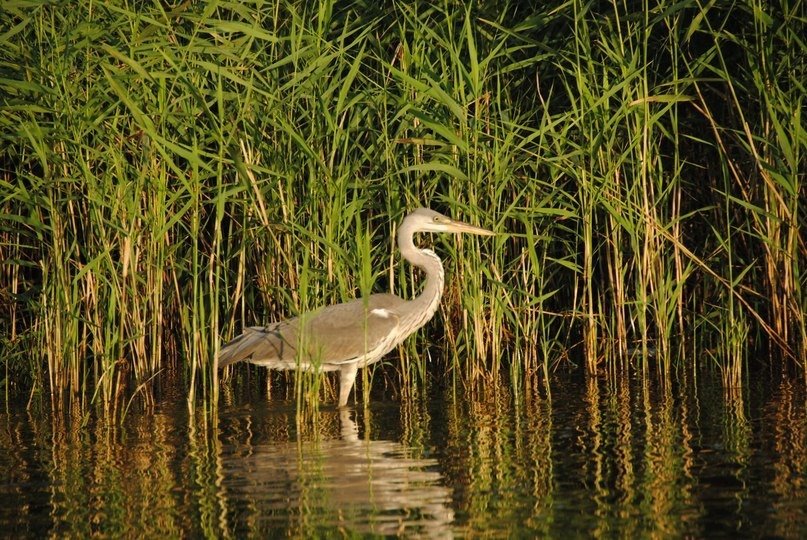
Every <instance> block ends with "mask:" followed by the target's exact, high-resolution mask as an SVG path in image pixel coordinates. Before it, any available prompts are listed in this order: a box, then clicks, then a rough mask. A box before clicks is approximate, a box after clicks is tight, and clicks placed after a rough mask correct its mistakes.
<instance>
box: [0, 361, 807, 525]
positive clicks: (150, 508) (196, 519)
mask: <svg viewBox="0 0 807 540" xmlns="http://www.w3.org/2000/svg"><path fill="white" fill-rule="evenodd" d="M694 375H695V374H693V373H681V374H680V376H679V377H678V378H676V379H675V380H673V381H667V382H666V383H662V382H658V381H657V380H650V379H649V378H647V377H638V376H635V377H629V376H625V377H609V376H603V377H585V376H582V375H580V374H577V373H557V374H555V375H554V376H553V379H552V380H551V381H550V383H551V384H550V386H551V389H552V397H551V398H550V396H549V395H548V394H547V393H546V392H545V390H544V388H545V387H544V384H543V381H542V380H532V381H529V384H528V385H524V386H519V387H515V388H514V387H512V386H510V385H508V384H506V383H499V384H484V385H480V386H479V387H472V388H470V389H466V390H463V391H462V392H458V391H456V390H455V389H451V388H449V389H445V390H440V389H434V390H433V391H432V392H431V393H430V399H429V400H423V401H403V402H389V401H388V402H384V401H380V400H375V401H373V402H372V403H371V406H370V408H369V409H363V408H359V409H358V410H355V411H353V410H351V411H347V410H346V411H339V410H337V409H335V408H328V407H323V409H322V410H320V411H319V413H318V414H316V415H314V416H313V417H312V418H310V419H308V420H307V421H305V422H297V417H296V415H295V410H294V406H293V403H292V402H288V401H282V400H276V401H266V400H262V399H261V398H260V395H258V396H255V395H249V392H247V393H246V394H244V393H238V392H236V393H235V395H236V396H237V397H238V399H231V400H229V401H228V402H226V403H222V405H221V407H220V409H219V411H218V413H216V414H209V413H208V414H201V413H197V414H196V415H195V416H194V415H189V413H188V409H187V407H186V405H185V403H184V402H183V400H182V399H181V397H177V396H176V395H173V396H172V395H167V396H162V397H160V396H155V398H156V399H155V400H154V403H155V404H156V405H155V408H154V409H150V410H141V411H134V410H132V411H130V413H129V415H128V416H127V417H126V420H125V422H124V424H123V425H122V426H116V425H114V424H110V423H107V422H104V421H102V420H99V419H97V418H95V417H94V416H92V415H91V416H90V417H88V418H86V417H83V416H82V415H81V414H79V412H78V411H69V412H64V413H62V414H58V415H53V414H51V413H50V410H49V408H48V407H47V405H46V404H45V405H43V404H42V402H37V401H36V400H35V402H34V407H33V408H32V409H31V410H29V411H26V410H25V408H24V405H23V406H20V407H19V408H13V409H11V410H10V412H7V413H0V500H2V501H3V504H2V505H0V531H2V533H3V534H5V535H8V534H15V535H16V536H20V535H22V536H33V537H45V536H52V537H74V538H79V537H81V538H83V537H90V536H96V537H121V536H124V537H126V536H143V537H164V536H169V537H182V536H207V537H238V538H241V537H270V536H271V537H277V536H287V537H306V538H307V537H311V536H318V537H334V536H339V537H341V536H350V535H385V536H386V535H403V536H406V537H433V538H443V537H450V536H460V537H463V536H464V537H480V536H490V537H525V536H537V537H548V538H567V537H570V536H572V537H575V536H578V537H579V536H585V537H588V536H593V537H603V536H605V537H611V536H615V535H616V536H626V537H639V538H644V537H714V536H735V535H740V536H746V537H748V536H750V537H759V536H767V535H772V536H775V537H780V538H804V537H805V536H807V511H805V508H807V407H805V403H807V400H805V391H804V388H803V387H802V386H800V385H799V384H796V383H792V382H790V381H788V379H787V378H776V377H769V378H768V379H764V380H762V379H760V380H755V381H752V384H750V385H748V386H746V387H743V388H739V389H737V391H736V392H732V393H728V394H727V393H724V392H723V390H722V386H721V382H720V379H719V375H716V376H714V377H711V378H710V377H709V374H708V373H706V374H704V373H699V374H697V377H695V376H694ZM37 403H40V405H39V406H41V407H42V408H41V409H40V410H37V408H36V407H37ZM85 420H86V421H85Z"/></svg>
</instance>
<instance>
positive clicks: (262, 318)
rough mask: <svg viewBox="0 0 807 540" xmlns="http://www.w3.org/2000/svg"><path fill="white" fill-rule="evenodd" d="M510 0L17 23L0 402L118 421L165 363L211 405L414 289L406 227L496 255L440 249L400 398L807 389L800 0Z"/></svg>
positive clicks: (59, 14)
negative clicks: (322, 313)
mask: <svg viewBox="0 0 807 540" xmlns="http://www.w3.org/2000/svg"><path fill="white" fill-rule="evenodd" d="M495 4H497V3H493V4H489V3H484V4H482V5H476V4H474V3H462V2H414V3H411V2H410V3H395V2H391V3H376V2H346V3H343V2H328V1H321V2H296V1H291V0H277V1H266V2H263V1H255V2H246V3H242V2H227V1H220V2H182V3H180V2H176V3H160V2H156V3H142V2H118V3H101V2H75V3H71V4H70V5H67V4H61V3H53V2H45V1H41V2H40V1H24V2H23V1H13V0H12V1H7V2H4V3H3V9H2V11H0V96H1V101H0V140H2V145H0V194H1V196H0V305H1V306H2V309H0V351H1V354H0V357H1V358H2V360H1V362H2V381H3V389H4V393H5V396H6V403H8V399H9V397H8V396H10V395H25V396H29V395H30V396H31V399H45V400H50V402H51V403H52V406H53V408H55V409H59V408H61V407H68V408H70V409H71V410H72V407H78V410H81V411H88V410H96V411H100V412H101V413H102V414H104V415H106V416H108V417H112V418H120V417H122V416H123V415H124V412H125V411H126V410H127V409H128V407H129V406H130V405H132V404H145V405H146V406H149V404H150V403H151V402H152V400H153V396H152V390H151V389H152V387H153V384H154V382H155V380H157V379H158V378H159V377H161V376H164V374H165V373H166V372H168V371H173V372H177V373H180V374H181V375H182V376H181V377H180V378H179V380H180V381H181V386H182V389H183V392H182V395H183V396H184V397H185V399H187V402H188V404H189V405H190V406H191V407H196V406H198V405H199V404H200V403H203V404H205V408H207V406H208V405H213V404H215V403H216V402H217V400H218V392H219V388H220V386H219V381H218V380H217V378H218V375H217V373H215V371H214V370H213V369H212V366H213V362H212V359H213V358H214V356H215V355H216V354H217V351H218V349H219V347H220V344H221V343H222V341H223V340H227V339H229V338H231V337H232V336H234V335H237V334H238V333H240V331H241V329H242V328H243V327H244V326H248V325H254V324H261V323H267V322H270V321H272V320H277V319H278V318H281V317H284V316H292V315H296V314H298V313H301V312H304V311H306V310H310V309H312V308H315V307H317V306H321V305H324V304H328V303H333V302H340V301H344V300H347V299H351V298H354V297H356V296H358V295H365V294H368V293H369V292H384V291H393V292H396V293H397V294H400V295H401V296H403V297H411V296H412V295H414V294H415V293H416V291H417V287H418V283H419V281H418V279H419V277H418V276H417V274H416V273H415V272H413V271H412V270H411V269H410V268H408V267H407V266H406V265H404V264H401V262H400V260H399V259H398V258H397V257H396V256H395V255H394V251H393V247H394V246H393V245H392V243H391V241H390V240H389V239H390V238H392V237H393V232H394V228H395V224H396V223H398V222H399V221H400V219H401V218H402V216H403V215H405V213H406V212H407V210H409V209H412V208H414V207H417V206H421V205H424V206H431V207H432V208H434V209H436V210H439V211H442V212H443V213H446V214H447V215H452V216H456V217H458V218H461V219H463V220H467V221H469V222H473V223H478V224H480V225H482V226H484V227H486V228H489V229H494V230H496V231H497V232H500V233H502V234H500V235H498V236H497V237H495V239H493V240H491V241H486V242H485V243H479V242H478V241H477V240H476V239H470V238H466V239H461V240H460V241H458V242H457V243H456V244H455V243H453V242H442V241H440V242H439V244H438V245H437V246H436V250H437V251H438V252H440V253H441V254H442V255H443V256H444V257H443V258H444V260H446V261H447V266H448V274H449V275H450V276H451V279H450V280H449V281H448V289H447V291H446V295H445V297H444V300H443V304H442V308H441V311H440V312H439V315H438V316H437V317H436V318H435V320H434V321H433V322H432V323H431V324H430V325H429V326H428V327H427V331H426V332H423V333H421V334H419V335H418V336H416V337H414V338H412V339H410V340H409V341H408V342H407V343H406V344H405V345H404V346H402V347H401V348H400V350H399V351H398V354H397V356H396V355H393V356H392V357H391V358H390V361H389V362H386V363H384V364H382V365H380V366H379V368H378V369H376V370H375V371H373V372H372V373H369V374H367V378H370V377H372V378H375V379H376V380H379V379H383V381H384V382H379V383H378V385H381V386H383V387H384V389H385V391H386V392H389V395H391V396H403V397H412V396H419V395H422V394H423V392H424V388H425V385H426V384H427V383H428V382H429V381H430V380H433V379H435V380H444V381H449V382H450V384H451V385H453V386H454V387H455V388H457V389H460V390H463V389H465V390H467V391H469V392H470V393H471V394H473V391H474V389H475V388H478V387H479V385H480V384H484V385H487V384H489V383H495V384H499V383H500V382H501V381H505V382H506V384H507V385H510V387H511V388H512V390H513V391H514V392H516V393H518V392H520V391H521V390H523V387H524V385H525V384H528V383H527V381H530V380H533V379H534V377H535V376H538V377H539V378H540V377H543V379H542V380H543V381H544V383H542V384H547V385H548V382H547V381H548V380H549V379H548V374H549V373H550V372H551V371H552V370H554V369H557V368H558V367H559V366H561V367H563V366H566V367H571V366H577V367H579V369H581V370H584V371H585V372H588V373H590V374H595V373H607V374H609V376H613V377H615V378H619V377H624V376H627V374H628V373H637V374H639V376H640V377H650V376H655V375H657V376H658V377H660V378H662V379H668V378H670V377H672V374H673V373H675V372H676V371H678V370H680V369H686V370H692V369H694V368H697V369H708V370H712V371H715V372H719V373H720V376H721V380H722V381H723V385H724V387H725V389H726V390H727V391H734V390H736V389H739V388H742V387H743V385H744V384H745V383H746V382H747V377H748V374H749V372H750V370H752V369H754V368H756V367H763V368H767V369H769V370H771V371H776V372H778V371H783V372H786V373H787V376H788V377H791V378H793V380H796V381H801V382H802V383H803V382H804V381H806V380H807V369H806V368H805V363H804V359H805V357H806V356H807V323H805V311H807V298H806V297H805V291H804V289H805V279H807V278H805V273H804V268H805V263H807V256H806V253H807V250H806V249H805V243H804V242H805V239H804V227H803V225H801V224H802V223H803V222H804V218H805V212H806V210H805V201H804V187H803V182H804V172H805V157H804V153H803V152H804V145H805V130H804V119H803V117H802V114H803V110H804V96H805V91H804V86H803V85H804V81H805V79H806V78H807V77H805V69H804V67H805V58H807V54H805V53H806V52H807V51H805V48H807V47H805V44H804V41H803V35H804V33H805V32H804V29H805V28H804V27H805V6H804V3H803V2H801V1H798V0H797V1H794V2H791V1H782V2H761V1H758V0H744V1H742V2H734V3H730V4H722V3H708V4H706V5H704V4H703V3H700V2H695V1H682V2H677V3H675V4H672V5H670V4H668V3H666V2H650V1H646V2H643V3H640V4H635V3H628V4H625V3H620V2H589V3H584V2H580V1H577V0H570V1H568V2H549V3H546V2H535V3H532V4H531V3H529V2H527V3H524V2H502V3H499V4H498V5H495ZM639 7H641V9H638V8H639ZM422 241H423V242H428V241H430V240H429V239H423V240H422ZM434 241H437V239H434ZM653 374H655V375H653ZM241 376H242V377H243V376H244V374H243V373H242V374H241ZM271 382H272V381H271V380H270V383H271ZM275 382H276V381H275ZM303 382H305V384H299V385H298V386H296V387H295V388H297V391H298V392H299V393H298V395H302V396H304V397H305V396H307V397H305V399H303V400H302V402H312V401H317V400H319V399H332V398H333V388H332V386H333V385H332V381H330V380H328V379H325V380H322V379H320V378H313V379H308V378H307V379H304V380H303ZM367 382H368V380H365V381H364V384H363V385H361V388H363V389H367V388H368V387H369V386H368V384H367ZM323 383H324V384H323ZM550 390H551V389H550ZM359 399H360V400H361V399H362V398H361V397H360V398H359Z"/></svg>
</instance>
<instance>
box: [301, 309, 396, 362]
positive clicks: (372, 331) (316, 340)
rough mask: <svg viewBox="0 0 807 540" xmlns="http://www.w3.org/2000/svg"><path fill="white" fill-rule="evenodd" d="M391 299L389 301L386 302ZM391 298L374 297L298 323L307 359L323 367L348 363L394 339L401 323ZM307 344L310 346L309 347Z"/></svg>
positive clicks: (319, 313) (313, 315)
mask: <svg viewBox="0 0 807 540" xmlns="http://www.w3.org/2000/svg"><path fill="white" fill-rule="evenodd" d="M388 297H391V298H388ZM395 300H398V301H400V302H402V301H401V300H400V299H399V298H397V297H394V296H392V295H373V296H371V297H370V298H369V299H367V300H364V299H359V300H354V301H352V302H347V303H345V304H338V305H335V306H329V307H327V308H324V309H322V310H320V311H317V312H315V313H313V314H311V315H310V316H309V318H307V320H306V316H305V315H304V316H302V317H301V320H302V323H303V328H305V333H304V335H303V340H305V343H306V350H307V351H308V354H309V355H310V356H312V357H313V356H317V355H319V358H320V360H321V361H322V362H324V363H329V364H340V363H344V362H350V361H352V360H354V359H356V358H359V357H361V356H363V355H365V354H367V353H368V352H371V351H374V350H375V349H376V348H377V347H379V346H383V344H384V343H385V342H388V341H389V340H390V339H394V337H395V331H396V329H397V328H398V323H399V322H400V316H399V312H398V311H397V309H396V307H397V306H395V305H394V304H395ZM309 344H310V345H309Z"/></svg>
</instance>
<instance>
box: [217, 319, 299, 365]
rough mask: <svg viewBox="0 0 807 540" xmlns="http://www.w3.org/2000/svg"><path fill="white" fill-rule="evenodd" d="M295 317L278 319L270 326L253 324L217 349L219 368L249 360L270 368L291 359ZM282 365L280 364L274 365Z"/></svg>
mask: <svg viewBox="0 0 807 540" xmlns="http://www.w3.org/2000/svg"><path fill="white" fill-rule="evenodd" d="M298 324H299V323H298V321H297V319H296V318H295V319H290V320H288V321H281V322H277V323H274V324H270V325H269V326H252V327H250V328H247V329H245V330H244V333H243V334H241V335H240V336H238V337H237V338H235V339H233V340H232V341H230V342H229V343H227V344H226V345H225V346H224V347H222V349H221V351H220V352H219V367H220V368H222V367H226V366H229V365H230V364H234V363H236V362H240V361H242V360H249V361H250V362H252V363H255V364H261V365H266V366H269V367H272V366H273V365H277V364H280V363H284V362H290V363H291V362H294V359H295V357H296V355H297V342H298V334H297V326H298ZM277 367H281V366H279V365H278V366H277Z"/></svg>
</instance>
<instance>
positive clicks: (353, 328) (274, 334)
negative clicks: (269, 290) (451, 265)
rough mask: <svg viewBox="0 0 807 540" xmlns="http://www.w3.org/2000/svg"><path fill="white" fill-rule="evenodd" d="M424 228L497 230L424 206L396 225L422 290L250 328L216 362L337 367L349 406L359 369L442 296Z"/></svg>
mask: <svg viewBox="0 0 807 540" xmlns="http://www.w3.org/2000/svg"><path fill="white" fill-rule="evenodd" d="M418 232H436V233H441V232H442V233H445V232H449V233H468V234H478V235H485V236H490V235H493V234H494V233H493V232H491V231H488V230H487V229H483V228H481V227H475V226H473V225H468V224H467V223H463V222H461V221H455V220H453V219H451V218H448V217H446V216H444V215H442V214H439V213H437V212H434V211H433V210H429V209H427V208H418V209H417V210H415V211H414V212H412V213H411V214H409V215H408V216H406V218H404V220H403V223H401V226H400V228H399V229H398V248H399V249H400V252H401V255H402V256H403V258H404V259H406V260H407V261H409V263H411V264H413V265H415V266H417V267H419V268H421V269H422V270H423V272H424V273H425V274H426V282H425V284H424V285H423V291H422V292H421V293H420V295H419V296H417V297H416V298H414V299H412V300H404V299H403V298H400V297H398V296H395V295H394V294H372V295H370V296H369V297H366V298H359V299H356V300H352V301H350V302H345V303H342V304H335V305H332V306H327V307H324V308H321V309H318V310H316V311H313V312H311V313H304V314H302V315H300V316H298V317H294V318H292V319H287V320H283V321H279V322H276V323H272V324H270V325H268V326H254V327H250V328H247V329H245V330H244V333H243V334H241V335H240V336H238V337H236V338H235V339H233V340H232V341H230V342H229V343H227V344H226V345H225V346H224V347H222V349H221V351H220V353H219V358H218V366H219V368H223V367H225V366H229V365H231V364H234V363H236V362H241V361H242V360H245V361H247V362H251V363H253V364H256V365H259V366H265V367H267V368H269V369H279V370H319V371H338V372H339V406H340V407H344V406H345V405H347V400H348V397H349V395H350V391H351V390H352V389H353V383H354V382H355V381H356V374H357V372H358V370H359V368H363V367H366V366H368V365H369V364H372V363H374V362H377V361H378V360H380V359H381V358H382V357H383V356H384V355H385V354H387V353H388V352H390V351H391V350H392V349H394V348H395V347H396V346H397V345H398V344H399V343H401V342H402V341H403V340H404V339H405V338H406V337H407V336H409V335H410V334H412V333H413V332H415V331H416V330H417V329H418V328H420V327H422V326H423V325H424V324H426V322H427V321H428V320H429V319H431V318H432V316H433V315H434V313H435V312H436V311H437V307H438V305H439V304H440V297H441V296H442V294H443V284H444V276H445V274H444V272H443V264H442V262H441V261H440V258H439V257H438V256H437V255H436V254H435V253H434V251H432V250H430V249H419V248H417V247H415V243H414V235H415V233H418Z"/></svg>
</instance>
